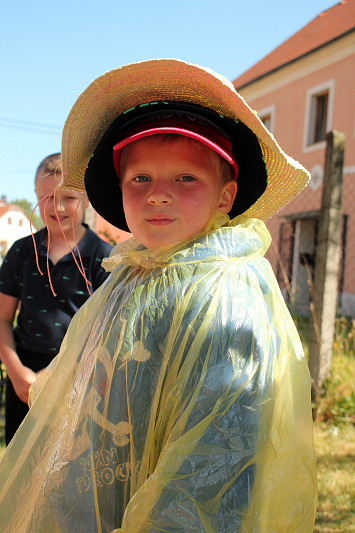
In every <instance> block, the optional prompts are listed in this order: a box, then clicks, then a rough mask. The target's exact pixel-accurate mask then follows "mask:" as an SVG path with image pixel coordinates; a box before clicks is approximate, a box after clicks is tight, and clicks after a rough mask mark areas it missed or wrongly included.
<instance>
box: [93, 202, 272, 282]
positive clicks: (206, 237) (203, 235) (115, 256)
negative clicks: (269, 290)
mask: <svg viewBox="0 0 355 533" xmlns="http://www.w3.org/2000/svg"><path fill="white" fill-rule="evenodd" d="M270 243H271V237H270V234H269V232H268V230H267V228H266V226H265V224H264V222H262V221H261V220H258V219H255V218H247V217H245V216H243V215H240V216H238V217H235V218H234V219H233V220H230V218H229V216H228V215H226V214H224V213H221V212H219V211H216V212H215V213H214V214H213V215H212V217H211V219H210V220H209V222H208V223H207V225H206V227H205V228H204V230H203V231H202V232H200V233H198V234H196V235H194V236H193V238H191V239H188V240H184V241H180V242H177V243H174V244H171V245H168V246H159V247H157V248H145V247H144V246H143V245H142V244H141V243H140V242H139V241H137V239H135V238H134V237H133V238H131V239H129V240H127V241H124V242H121V243H119V244H117V245H116V246H115V247H114V248H113V250H112V252H111V254H110V256H109V257H108V258H106V259H104V260H103V262H102V266H103V268H104V269H105V270H106V271H107V272H112V271H113V270H114V269H115V268H116V267H117V266H119V265H127V266H139V267H141V268H144V269H147V270H152V269H155V268H161V267H164V266H169V265H173V264H176V263H191V262H196V261H199V262H200V261H211V260H214V261H216V260H217V261H218V260H221V261H222V260H223V261H225V260H226V259H231V260H239V261H240V260H246V259H250V258H251V257H253V256H261V255H264V254H265V252H266V250H267V249H268V248H269V246H270Z"/></svg>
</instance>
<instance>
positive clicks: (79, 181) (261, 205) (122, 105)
mask: <svg viewBox="0 0 355 533" xmlns="http://www.w3.org/2000/svg"><path fill="white" fill-rule="evenodd" d="M153 101H174V102H185V103H192V104H197V105H199V106H202V107H203V108H207V109H210V110H213V111H215V112H217V113H218V114H220V115H222V116H224V117H227V118H229V119H231V120H232V121H241V122H242V123H243V124H245V125H246V126H247V128H249V129H250V130H251V131H252V132H253V133H254V134H255V136H256V137H257V140H258V143H259V145H260V149H261V153H262V158H263V160H264V162H265V165H266V168H267V174H268V186H267V188H266V190H265V192H264V193H263V194H262V195H261V196H260V197H259V198H258V199H257V200H256V201H255V203H253V204H252V205H251V206H250V207H248V209H247V210H246V211H244V213H245V215H247V216H250V217H257V218H260V219H263V220H266V219H267V218H269V217H270V216H272V215H273V214H275V213H276V212H277V211H279V210H280V209H281V208H282V207H283V206H284V205H285V204H287V203H288V202H289V201H290V200H292V199H293V198H294V197H295V196H296V195H297V194H298V193H299V192H300V191H301V190H302V189H303V188H304V187H305V186H306V185H307V183H308V181H309V178H310V175H309V173H308V172H307V170H306V169H305V168H304V167H302V165H300V164H299V163H298V162H296V161H295V160H293V159H292V158H291V157H289V156H287V154H285V153H284V152H283V151H282V150H281V148H280V146H279V145H278V143H277V142H276V141H275V139H274V137H273V136H272V135H271V133H270V132H269V131H268V130H267V129H266V128H265V126H264V124H263V123H262V122H261V121H260V119H259V118H258V117H257V115H256V114H255V113H254V112H253V111H252V110H251V108H250V107H249V106H248V105H247V104H246V103H245V101H244V100H243V98H242V97H241V96H240V95H239V94H238V93H237V92H236V90H235V89H234V87H233V85H232V84H231V83H230V82H229V81H228V80H227V79H225V78H223V77H222V76H220V75H218V74H216V73H214V72H212V71H211V70H209V69H204V68H202V67H200V66H198V65H192V64H190V63H186V62H184V61H181V60H177V59H156V60H149V61H142V62H140V63H132V64H130V65H125V66H123V67H120V68H118V69H115V70H111V71H110V72H107V73H106V74H104V75H102V76H100V77H99V78H97V79H96V80H95V81H93V82H92V83H91V84H90V85H89V87H88V88H87V89H86V90H85V91H84V92H83V93H82V94H81V95H80V96H79V98H78V99H77V101H76V102H75V104H74V106H73V108H72V109H71V111H70V113H69V116H68V119H67V121H66V123H65V126H64V130H63V137H62V162H63V183H62V187H63V188H66V189H74V190H79V191H84V190H85V185H84V177H85V173H86V170H87V167H88V165H89V162H90V160H91V158H92V156H93V153H94V152H95V150H96V148H97V147H98V145H99V143H100V141H101V140H102V138H103V136H104V134H105V132H106V131H107V130H108V128H109V126H110V125H111V123H112V122H113V121H114V120H115V119H116V118H117V117H119V116H120V115H122V114H123V113H125V112H127V111H128V110H129V109H131V108H133V107H136V106H139V105H141V104H146V103H147V102H153ZM98 171H99V169H98ZM99 176H101V178H100V179H101V180H102V188H103V189H105V188H106V187H107V184H106V181H107V180H106V179H105V176H104V174H103V171H102V169H101V173H100V174H99ZM250 186H252V179H251V183H250ZM105 195H106V199H107V198H108V195H109V191H108V190H106V193H105ZM94 207H95V206H94ZM116 209H121V207H120V206H117V205H116ZM231 216H233V213H231ZM115 225H116V224H115ZM118 227H122V225H121V226H118Z"/></svg>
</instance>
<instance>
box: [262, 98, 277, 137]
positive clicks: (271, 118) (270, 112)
mask: <svg viewBox="0 0 355 533" xmlns="http://www.w3.org/2000/svg"><path fill="white" fill-rule="evenodd" d="M258 117H259V118H260V120H261V122H263V124H264V126H265V127H266V128H267V129H268V130H269V131H270V132H271V133H273V132H274V125H275V106H274V105H272V106H269V107H265V108H264V109H261V110H260V111H258Z"/></svg>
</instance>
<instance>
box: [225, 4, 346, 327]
mask: <svg viewBox="0 0 355 533" xmlns="http://www.w3.org/2000/svg"><path fill="white" fill-rule="evenodd" d="M234 85H235V87H236V89H237V91H238V92H239V93H240V94H241V95H242V96H243V97H244V98H245V100H246V101H247V102H248V104H249V105H250V106H251V107H252V108H253V109H255V110H256V111H257V113H258V115H259V117H260V118H261V120H263V122H264V124H265V125H266V127H267V128H268V129H269V130H270V131H271V133H273V134H274V136H275V138H276V139H277V141H278V142H279V144H280V146H281V147H282V149H283V150H284V151H285V152H286V153H287V154H289V155H291V156H292V157H293V158H294V159H296V160H298V161H300V162H301V163H302V164H303V165H304V166H305V167H306V168H308V169H309V170H310V172H311V175H312V179H311V182H310V184H309V186H308V187H307V188H306V189H305V190H304V191H303V192H302V193H301V194H300V195H299V196H298V197H297V198H295V199H294V200H293V201H292V202H291V203H290V204H288V205H287V206H286V207H285V208H283V209H282V210H281V211H280V212H279V213H277V214H276V215H274V216H273V217H272V218H271V219H269V220H268V221H267V226H268V228H269V230H270V232H271V235H272V237H273V244H272V247H271V248H270V250H269V252H268V259H269V260H270V262H271V264H272V266H273V268H274V271H275V273H276V275H277V278H278V280H279V283H280V286H281V288H282V290H283V291H284V294H285V297H288V298H290V297H292V298H293V302H294V304H295V305H296V309H297V311H299V312H301V313H307V312H308V310H309V302H310V296H309V286H310V282H311V280H312V270H313V264H314V258H315V248H316V245H317V223H318V217H319V210H320V207H321V199H322V185H323V175H324V162H325V148H326V142H325V135H326V132H328V131H330V130H336V131H340V132H342V133H344V134H345V137H346V145H345V160H344V169H343V195H342V230H341V263H340V268H339V290H338V292H339V299H338V304H339V308H340V312H341V313H342V314H344V315H347V316H352V317H355V210H354V205H355V0H343V1H342V2H340V3H338V4H336V5H335V6H333V7H332V8H330V9H328V10H326V11H324V12H323V13H320V14H319V15H318V16H317V17H316V18H315V19H313V20H312V21H311V22H310V23H309V24H307V25H306V26H304V27H303V28H302V29H301V30H300V31H298V32H297V33H296V34H294V35H293V36H291V37H290V38H289V39H288V40H287V41H285V42H284V43H282V44H281V45H280V46H279V47H278V48H276V49H275V50H274V51H272V52H271V53H270V54H268V55H267V56H265V57H264V58H263V59H262V60H261V61H259V62H258V63H257V64H256V65H254V66H252V67H251V68H250V69H249V70H248V71H246V72H244V73H243V74H242V75H241V76H239V77H238V78H237V79H236V80H234Z"/></svg>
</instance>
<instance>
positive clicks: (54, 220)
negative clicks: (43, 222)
mask: <svg viewBox="0 0 355 533" xmlns="http://www.w3.org/2000/svg"><path fill="white" fill-rule="evenodd" d="M49 218H50V219H51V220H53V222H58V223H59V222H63V220H65V219H66V218H67V217H66V216H64V215H63V216H58V217H56V216H55V215H51V216H50V217H49Z"/></svg>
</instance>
